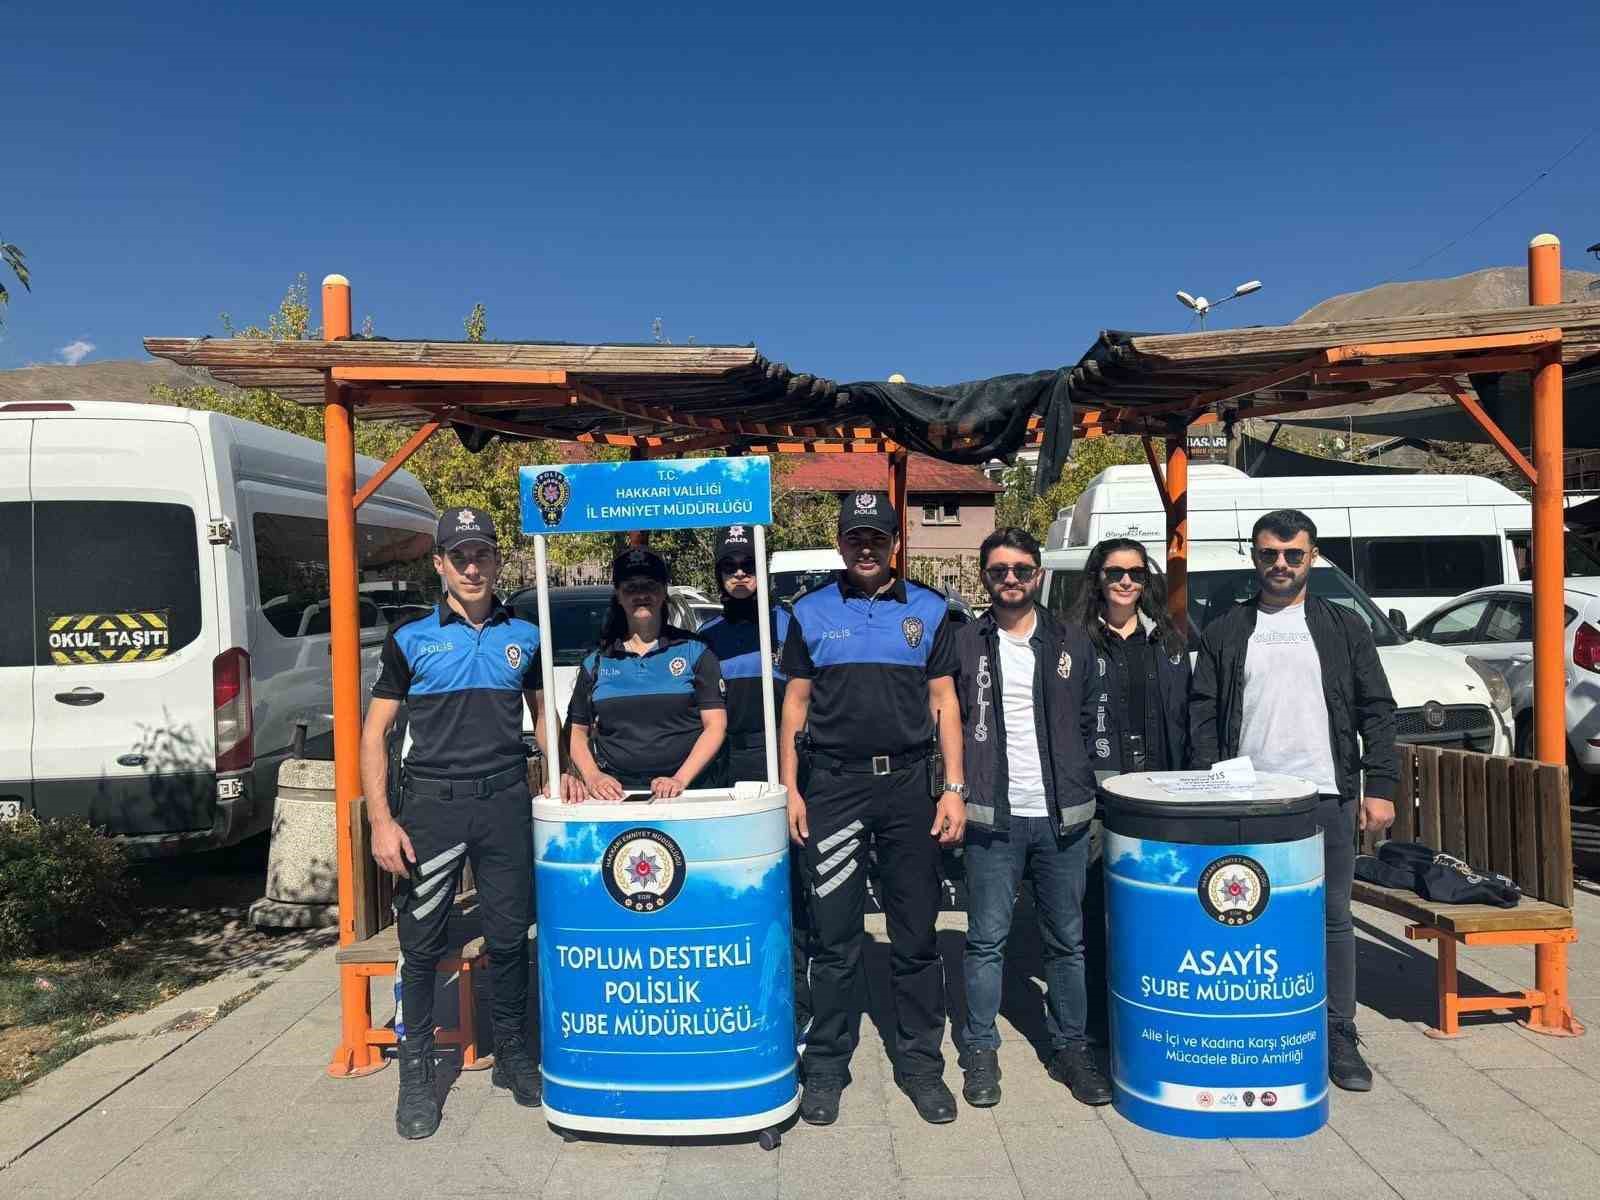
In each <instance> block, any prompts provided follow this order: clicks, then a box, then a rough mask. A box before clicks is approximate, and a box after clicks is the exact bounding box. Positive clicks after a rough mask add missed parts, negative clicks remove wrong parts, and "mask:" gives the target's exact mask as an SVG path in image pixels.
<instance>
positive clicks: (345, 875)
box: [322, 275, 382, 1075]
mask: <svg viewBox="0 0 1600 1200" xmlns="http://www.w3.org/2000/svg"><path fill="white" fill-rule="evenodd" d="M322 330H323V334H322V336H323V337H324V338H325V339H326V340H328V341H335V340H337V339H339V338H347V337H349V336H350V281H349V280H347V279H346V278H345V277H344V276H343V275H329V276H328V277H327V278H326V279H324V280H323V281H322ZM324 387H325V389H326V395H325V401H326V402H325V404H324V407H323V417H322V420H323V433H324V437H325V439H326V442H327V456H328V460H327V461H328V593H329V596H328V598H329V617H330V622H331V625H330V630H329V632H330V634H331V639H330V640H331V642H332V645H331V647H330V649H331V653H332V660H333V662H332V666H333V788H334V813H335V817H334V828H335V829H336V830H337V837H338V843H337V849H338V861H339V944H340V945H349V944H350V943H351V942H353V941H355V936H356V933H355V914H356V891H355V889H356V877H355V864H354V862H353V861H352V857H351V855H352V849H351V829H350V811H351V807H352V806H351V803H350V802H351V801H352V800H354V799H355V798H356V797H357V796H359V795H360V794H361V657H360V656H361V622H360V618H359V616H358V613H357V606H358V595H359V593H358V590H357V587H356V507H355V493H356V441H355V415H354V413H353V411H352V410H351V406H350V403H349V402H348V401H347V400H345V399H343V398H342V396H341V392H340V389H339V385H338V384H336V383H335V382H334V381H333V379H332V377H331V376H330V377H329V378H328V380H327V382H326V383H325V385H324ZM339 1010H340V1029H341V1038H340V1044H339V1047H338V1049H337V1050H335V1051H334V1054H333V1061H332V1062H331V1063H329V1064H328V1073H329V1074H330V1075H363V1074H366V1073H368V1072H370V1071H374V1070H377V1069H378V1068H379V1067H380V1066H381V1065H382V1059H381V1058H377V1056H375V1055H374V1054H373V1052H372V1048H371V1046H369V1045H368V1043H367V1030H368V1028H369V1027H370V1026H371V1024H372V1014H371V1003H370V999H369V993H368V990H367V981H366V979H365V978H363V977H361V976H358V975H356V974H355V973H354V972H353V971H347V970H341V971H340V972H339ZM375 1060H376V1061H375Z"/></svg>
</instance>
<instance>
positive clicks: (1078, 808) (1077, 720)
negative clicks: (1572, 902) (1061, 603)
mask: <svg viewBox="0 0 1600 1200" xmlns="http://www.w3.org/2000/svg"><path fill="white" fill-rule="evenodd" d="M1034 613H1035V615H1036V617H1037V618H1038V619H1037V620H1036V621H1035V623H1034V626H1033V636H1032V637H1031V638H1029V641H1030V642H1031V643H1032V644H1033V655H1034V676H1033V694H1034V709H1033V713H1034V726H1035V732H1036V735H1037V737H1038V741H1039V757H1040V759H1041V760H1042V763H1041V765H1042V767H1043V775H1044V791H1045V801H1046V803H1047V804H1048V806H1049V809H1050V816H1051V819H1052V820H1053V821H1054V822H1055V826H1056V829H1057V830H1058V831H1060V832H1061V833H1062V834H1071V833H1073V832H1074V831H1076V830H1078V829H1080V828H1082V827H1083V826H1085V825H1087V824H1088V823H1089V819H1090V818H1091V817H1093V816H1094V772H1093V771H1091V770H1090V769H1089V756H1088V752H1087V750H1086V748H1085V746H1084V744H1083V733H1082V722H1083V719H1084V709H1085V706H1086V704H1087V703H1088V697H1089V695H1090V690H1089V689H1090V684H1091V682H1092V680H1091V679H1090V672H1092V671H1093V670H1094V661H1095V659H1094V648H1093V647H1092V646H1091V645H1090V644H1089V639H1088V637H1087V635H1085V634H1084V633H1083V631H1082V630H1080V629H1078V628H1077V627H1076V626H1072V625H1065V624H1063V623H1061V622H1060V621H1058V620H1056V618H1055V617H1053V616H1051V615H1050V613H1049V612H1047V611H1046V610H1045V609H1043V608H1039V607H1037V606H1035V608H1034ZM956 654H957V657H958V658H959V660H960V665H959V667H958V669H957V671H956V694H957V696H958V697H959V698H960V702H961V740H962V765H963V766H964V768H965V770H966V776H967V779H966V783H967V787H968V788H969V789H970V790H969V792H968V794H967V824H968V825H974V826H977V827H979V828H982V829H993V830H995V831H996V832H999V833H1004V832H1005V831H1006V830H1008V829H1009V828H1010V827H1011V803H1010V794H1009V793H1010V779H1009V775H1008V770H1007V754H1006V723H1005V715H1004V713H1003V711H1002V709H1001V706H1000V705H1001V699H1000V698H1001V695H1002V688H1001V680H1000V628H999V625H998V624H997V623H996V621H995V619H994V616H993V614H992V613H987V612H986V613H984V614H983V616H981V617H979V618H978V619H977V620H976V621H972V622H969V623H968V624H966V625H963V626H961V628H960V629H959V630H957V632H956Z"/></svg>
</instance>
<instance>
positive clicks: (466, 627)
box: [372, 597, 541, 779]
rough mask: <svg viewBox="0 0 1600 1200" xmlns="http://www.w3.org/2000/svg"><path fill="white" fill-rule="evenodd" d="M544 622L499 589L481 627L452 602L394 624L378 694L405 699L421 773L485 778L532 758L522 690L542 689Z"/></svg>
mask: <svg viewBox="0 0 1600 1200" xmlns="http://www.w3.org/2000/svg"><path fill="white" fill-rule="evenodd" d="M540 678H541V677H540V673H539V627H538V626H537V625H535V624H533V623H532V622H531V621H524V620H523V619H522V618H521V617H518V616H516V615H515V614H514V613H513V612H512V610H511V609H509V608H507V607H506V606H505V605H504V604H502V603H501V602H500V600H499V598H498V597H497V598H496V599H495V600H494V601H493V603H492V604H491V606H490V609H489V616H488V618H487V619H486V620H485V621H484V623H483V626H482V628H480V629H474V628H473V627H472V625H471V624H470V623H469V622H468V621H467V620H466V619H465V618H463V617H462V616H461V614H460V613H458V612H456V611H455V610H454V609H453V608H451V607H450V606H449V605H448V604H447V603H446V602H444V601H440V603H439V606H438V608H436V609H434V610H433V611H432V612H430V613H427V614H425V615H421V616H417V617H414V618H412V619H411V620H409V621H402V622H401V623H400V624H399V625H396V626H394V627H393V628H392V629H390V630H389V636H388V638H387V639H385V641H384V643H383V659H382V669H381V671H380V673H379V675H378V681H377V683H375V684H374V685H373V687H372V694H373V696H374V697H377V698H379V699H384V700H404V701H405V702H406V708H407V710H408V712H409V715H410V721H411V752H410V753H409V754H408V755H407V756H406V766H407V768H408V769H411V770H414V771H416V772H418V773H419V774H422V775H429V776H434V777H438V778H445V779H480V778H482V777H484V776H486V775H493V774H496V773H498V772H500V771H504V770H506V769H507V768H508V767H513V766H517V765H518V764H521V763H524V762H526V761H527V754H526V752H525V750H524V748H523V741H522V712H523V699H522V693H523V692H534V691H538V690H540Z"/></svg>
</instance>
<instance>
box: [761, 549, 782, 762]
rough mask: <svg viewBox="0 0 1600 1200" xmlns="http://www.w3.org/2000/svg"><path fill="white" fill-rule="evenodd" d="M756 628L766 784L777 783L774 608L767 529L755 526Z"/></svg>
mask: <svg viewBox="0 0 1600 1200" xmlns="http://www.w3.org/2000/svg"><path fill="white" fill-rule="evenodd" d="M756 628H757V629H758V630H759V631H760V635H761V717H762V720H763V721H764V722H765V732H766V742H767V782H768V783H773V784H775V783H777V782H778V720H777V713H776V711H775V708H776V706H775V705H774V704H773V703H772V605H771V602H770V600H769V598H768V594H767V529H766V526H764V525H757V526H756Z"/></svg>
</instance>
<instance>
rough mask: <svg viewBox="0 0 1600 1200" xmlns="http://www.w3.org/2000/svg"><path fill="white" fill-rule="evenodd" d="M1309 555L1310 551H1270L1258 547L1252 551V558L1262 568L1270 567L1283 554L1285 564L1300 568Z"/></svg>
mask: <svg viewBox="0 0 1600 1200" xmlns="http://www.w3.org/2000/svg"><path fill="white" fill-rule="evenodd" d="M1309 553H1311V551H1309V550H1279V549H1276V548H1274V549H1271V550H1268V549H1264V548H1263V547H1260V546H1257V547H1255V548H1254V549H1253V550H1251V551H1250V557H1251V558H1253V559H1255V560H1256V562H1257V563H1259V564H1260V565H1261V566H1263V567H1270V566H1271V565H1272V564H1273V563H1275V562H1277V561H1278V555H1280V554H1281V555H1283V561H1284V562H1286V563H1288V564H1289V565H1290V566H1291V567H1298V566H1299V565H1300V564H1301V563H1303V562H1305V560H1306V555H1307V554H1309Z"/></svg>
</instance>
